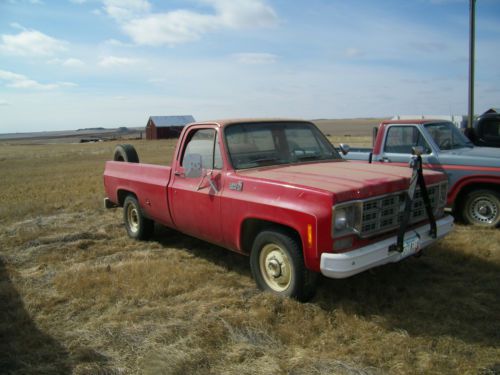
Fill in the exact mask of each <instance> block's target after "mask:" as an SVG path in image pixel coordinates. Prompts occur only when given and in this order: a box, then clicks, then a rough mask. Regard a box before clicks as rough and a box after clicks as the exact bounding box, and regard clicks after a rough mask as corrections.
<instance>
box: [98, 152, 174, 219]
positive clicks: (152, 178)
mask: <svg viewBox="0 0 500 375" xmlns="http://www.w3.org/2000/svg"><path fill="white" fill-rule="evenodd" d="M171 171H172V168H171V167H168V166H162V165H153V164H143V163H124V162H117V161H108V162H106V166H105V169H104V186H105V190H106V196H107V197H108V198H109V199H110V200H111V201H112V202H113V203H115V204H117V205H122V204H123V200H124V199H125V197H126V195H127V194H133V195H135V196H136V197H137V199H138V201H139V204H140V205H141V207H142V208H143V211H144V213H145V215H146V216H147V217H149V218H151V219H153V220H155V221H158V222H159V223H161V224H163V225H166V226H170V227H171V226H173V221H172V216H171V214H170V209H169V206H168V189H167V186H168V183H169V181H170V176H171Z"/></svg>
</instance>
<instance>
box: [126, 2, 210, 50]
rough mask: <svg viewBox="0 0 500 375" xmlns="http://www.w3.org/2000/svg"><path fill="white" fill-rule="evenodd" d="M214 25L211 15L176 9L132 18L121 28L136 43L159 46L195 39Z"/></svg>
mask: <svg viewBox="0 0 500 375" xmlns="http://www.w3.org/2000/svg"><path fill="white" fill-rule="evenodd" d="M216 26H217V20H216V18H215V17H213V16H207V15H202V14H198V13H193V12H190V11H186V10H178V11H173V12H169V13H163V14H155V15H151V16H147V17H143V18H138V19H134V20H131V21H130V22H127V23H126V24H124V25H123V26H122V28H123V30H124V31H125V33H126V34H127V35H128V36H130V38H132V40H133V41H134V42H135V43H137V44H143V45H150V46H159V45H162V44H168V45H174V44H179V43H186V42H192V41H195V40H197V39H199V38H200V36H201V34H203V33H205V32H207V31H209V30H213V29H215V28H216Z"/></svg>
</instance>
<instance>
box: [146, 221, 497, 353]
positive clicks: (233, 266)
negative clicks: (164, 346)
mask: <svg viewBox="0 0 500 375" xmlns="http://www.w3.org/2000/svg"><path fill="white" fill-rule="evenodd" d="M157 229H159V230H157V235H156V236H155V240H157V241H158V242H160V243H161V244H162V245H163V246H166V247H174V248H186V249H187V250H188V251H189V252H191V253H192V254H194V255H196V256H199V257H202V258H203V259H207V260H209V261H211V262H213V263H214V264H217V265H220V266H223V267H225V268H228V269H230V270H232V271H235V272H238V273H240V274H242V275H244V276H248V277H251V272H250V267H249V262H248V258H247V257H245V256H241V255H239V254H236V253H233V252H231V251H228V250H225V249H222V248H220V247H217V246H214V245H210V244H208V243H206V242H204V241H200V240H197V239H194V238H192V237H189V236H185V235H183V234H181V233H178V232H176V231H173V230H169V229H166V228H162V229H160V228H157ZM311 302H312V303H314V304H317V305H318V306H319V307H321V308H322V309H323V310H325V311H334V310H335V309H339V308H341V309H343V310H344V311H346V312H347V313H352V314H357V315H358V316H364V317H366V318H368V319H371V318H372V317H374V316H380V317H381V318H382V322H383V323H381V324H385V325H386V329H389V330H401V329H402V330H405V331H407V332H408V333H409V334H410V335H412V336H424V337H437V336H450V337H455V338H457V339H460V340H463V341H465V342H470V343H480V344H485V345H492V346H497V345H498V343H499V342H500V319H498V312H499V311H500V266H499V265H498V264H495V263H493V262H488V261H486V260H484V259H482V258H479V257H477V256H474V255H471V254H464V253H461V252H459V251H454V250H453V249H448V248H446V247H445V246H443V245H440V244H436V245H434V246H432V247H430V248H428V249H427V250H426V251H425V252H424V254H423V256H422V257H420V258H411V259H407V260H405V261H403V262H401V263H397V264H390V265H386V266H382V267H379V268H376V269H373V270H371V271H368V272H364V273H362V274H359V275H357V276H353V277H351V278H348V279H342V280H333V279H327V278H321V279H320V283H319V286H318V291H317V295H316V297H315V298H314V299H313V300H312V301H311Z"/></svg>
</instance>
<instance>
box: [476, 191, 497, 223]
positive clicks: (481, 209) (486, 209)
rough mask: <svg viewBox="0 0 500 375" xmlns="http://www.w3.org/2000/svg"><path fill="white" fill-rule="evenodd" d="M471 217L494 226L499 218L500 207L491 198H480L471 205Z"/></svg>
mask: <svg viewBox="0 0 500 375" xmlns="http://www.w3.org/2000/svg"><path fill="white" fill-rule="evenodd" d="M469 212H470V215H471V216H472V218H474V220H476V221H477V222H479V223H482V224H493V223H494V222H495V221H496V219H497V218H498V207H497V205H496V204H495V202H494V201H493V200H492V199H490V198H489V197H479V198H476V199H474V200H473V201H472V204H471V205H470V210H469Z"/></svg>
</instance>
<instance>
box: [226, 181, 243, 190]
mask: <svg viewBox="0 0 500 375" xmlns="http://www.w3.org/2000/svg"><path fill="white" fill-rule="evenodd" d="M229 190H236V191H242V190H243V181H238V182H231V183H230V184H229Z"/></svg>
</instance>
